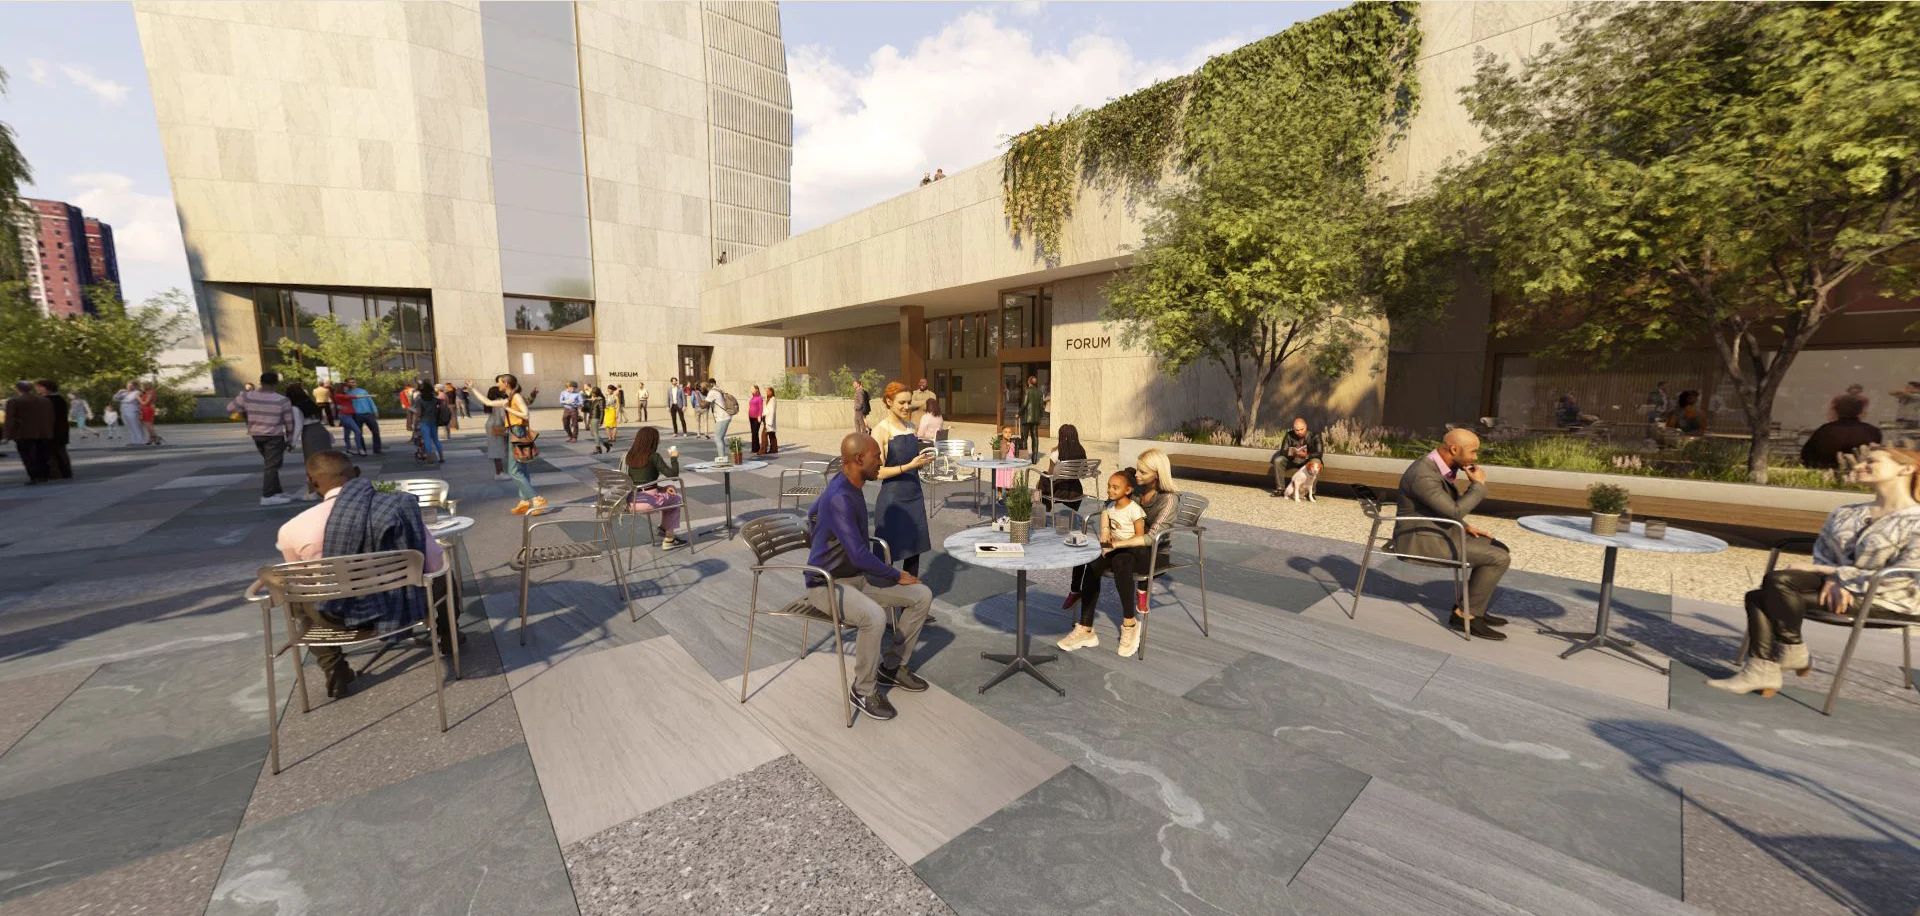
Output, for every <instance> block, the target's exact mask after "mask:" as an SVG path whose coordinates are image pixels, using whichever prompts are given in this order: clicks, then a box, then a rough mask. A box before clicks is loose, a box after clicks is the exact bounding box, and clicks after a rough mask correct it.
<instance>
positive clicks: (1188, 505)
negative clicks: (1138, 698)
mask: <svg viewBox="0 0 1920 916" xmlns="http://www.w3.org/2000/svg"><path fill="white" fill-rule="evenodd" d="M1173 496H1174V498H1175V499H1176V500H1177V502H1176V503H1175V507H1174V510H1173V513H1174V514H1173V524H1171V525H1169V526H1167V527H1166V528H1165V529H1162V530H1161V532H1160V537H1159V538H1157V539H1156V540H1155V542H1154V545H1153V550H1152V551H1150V552H1149V553H1148V554H1147V571H1146V575H1145V577H1143V578H1141V579H1140V583H1139V590H1140V592H1141V593H1142V594H1144V595H1146V596H1147V607H1148V610H1151V609H1152V606H1153V582H1154V580H1155V579H1159V578H1161V577H1163V576H1167V575H1169V574H1171V573H1174V572H1178V571H1180V570H1182V569H1197V570H1199V571H1200V620H1199V621H1198V624H1199V627H1200V635H1201V636H1204V637H1208V638H1212V636H1213V625H1212V623H1213V622H1212V620H1211V619H1210V618H1209V616H1208V613H1207V529H1206V526H1205V525H1203V524H1201V520H1202V518H1203V517H1204V516H1205V515H1206V512H1207V507H1208V506H1210V505H1212V501H1211V500H1209V499H1207V498H1206V497H1205V496H1201V495H1200V494H1198V493H1187V492H1179V493H1174V494H1173ZM1084 530H1085V531H1086V533H1087V535H1088V536H1089V537H1093V538H1095V539H1096V540H1097V539H1098V538H1099V536H1100V513H1099V512H1097V511H1096V512H1090V513H1088V514H1087V516H1086V521H1085V523H1084ZM1176 534H1190V535H1193V559H1191V560H1183V559H1180V558H1178V557H1176V556H1175V555H1174V553H1173V536H1174V535H1176ZM1100 576H1101V578H1103V579H1111V578H1113V570H1111V569H1109V570H1107V571H1105V572H1103V573H1101V574H1100ZM1167 590H1168V591H1169V592H1171V591H1172V590H1173V580H1172V579H1168V580H1167ZM1148 616H1149V615H1148V614H1145V613H1142V614H1141V615H1140V648H1139V649H1138V650H1137V651H1135V652H1134V655H1133V657H1134V658H1135V659H1138V660H1141V661H1145V660H1146V657H1147V617H1148Z"/></svg>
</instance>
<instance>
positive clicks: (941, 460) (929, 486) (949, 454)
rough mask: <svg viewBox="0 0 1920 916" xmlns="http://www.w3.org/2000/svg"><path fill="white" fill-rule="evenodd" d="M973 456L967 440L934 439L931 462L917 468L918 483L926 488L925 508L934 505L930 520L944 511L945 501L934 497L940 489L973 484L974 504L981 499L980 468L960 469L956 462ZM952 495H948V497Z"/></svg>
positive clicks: (969, 442) (971, 445)
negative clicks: (918, 474) (918, 469)
mask: <svg viewBox="0 0 1920 916" xmlns="http://www.w3.org/2000/svg"><path fill="white" fill-rule="evenodd" d="M972 457H974V451H973V442H972V441H971V440H968V439H935V440H934V442H933V462H932V463H931V464H928V465H927V466H926V467H923V468H921V469H920V483H921V485H922V486H924V487H925V488H926V497H927V505H929V506H934V510H933V512H932V513H930V514H929V520H931V517H932V516H934V515H939V514H940V510H942V509H945V508H946V507H947V504H946V502H945V501H943V500H940V499H938V498H937V496H938V494H939V488H940V487H941V486H952V485H957V484H964V483H972V484H973V494H974V501H975V502H978V501H979V499H980V469H979V468H967V467H961V466H960V464H959V462H960V461H961V460H963V459H966V458H972ZM949 496H951V494H949Z"/></svg>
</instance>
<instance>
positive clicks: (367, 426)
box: [353, 413, 380, 455]
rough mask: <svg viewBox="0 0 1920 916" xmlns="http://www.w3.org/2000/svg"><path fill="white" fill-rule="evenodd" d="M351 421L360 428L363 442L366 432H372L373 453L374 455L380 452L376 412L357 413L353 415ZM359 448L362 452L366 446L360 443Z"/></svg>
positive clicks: (378, 420)
mask: <svg viewBox="0 0 1920 916" xmlns="http://www.w3.org/2000/svg"><path fill="white" fill-rule="evenodd" d="M353 421H354V423H355V424H357V425H358V426H359V427H360V429H361V430H362V441H363V442H364V440H365V434H366V433H372V434H373V453H374V454H376V455H378V454H380V416H379V415H378V414H368V413H357V414H354V415H353ZM360 450H361V451H363V452H364V451H366V446H365V445H364V444H363V445H361V446H360Z"/></svg>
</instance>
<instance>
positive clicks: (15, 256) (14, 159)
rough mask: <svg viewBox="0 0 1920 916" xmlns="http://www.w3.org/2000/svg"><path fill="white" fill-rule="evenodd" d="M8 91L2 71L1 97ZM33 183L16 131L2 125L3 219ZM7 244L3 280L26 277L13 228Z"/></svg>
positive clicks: (1, 258)
mask: <svg viewBox="0 0 1920 916" xmlns="http://www.w3.org/2000/svg"><path fill="white" fill-rule="evenodd" d="M6 91H7V71H6V69H5V68H0V96H4V95H5V94H6ZM32 180H33V170H32V169H31V168H29V167H28V166H27V157H26V155H25V154H24V153H22V152H20V145H19V144H18V143H16V142H15V140H14V133H13V127H12V126H11V125H9V124H7V123H6V122H5V121H0V215H8V214H11V213H12V212H13V209H14V208H15V207H17V206H19V205H20V186H21V185H23V184H26V183H28V182H31V181H32ZM4 228H5V230H6V234H7V236H8V237H7V240H6V241H7V243H6V244H0V280H18V279H20V278H21V277H22V276H24V275H25V274H24V272H23V270H22V267H23V265H22V264H21V263H20V257H21V252H20V246H18V245H15V244H13V238H12V235H13V226H12V225H10V224H9V225H7V226H5V227H4Z"/></svg>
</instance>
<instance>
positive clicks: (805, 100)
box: [787, 10, 1245, 232]
mask: <svg viewBox="0 0 1920 916" xmlns="http://www.w3.org/2000/svg"><path fill="white" fill-rule="evenodd" d="M1244 43H1245V40H1244V39H1236V38H1227V39H1222V40H1220V41H1216V42H1210V43H1208V44H1207V45H1205V46H1202V47H1200V48H1196V49H1194V50H1193V51H1192V52H1190V53H1189V54H1188V55H1187V56H1186V59H1184V60H1179V61H1166V60H1141V59H1139V58H1137V57H1135V56H1134V54H1133V51H1132V50H1131V49H1130V48H1128V47H1127V45H1126V43H1125V42H1122V41H1119V40H1117V39H1114V38H1111V37H1108V36H1104V35H1099V34H1093V33H1089V34H1086V35H1082V36H1080V37H1078V38H1075V39H1074V40H1073V41H1071V42H1069V43H1068V44H1067V45H1066V46H1065V48H1064V50H1060V51H1054V50H1042V49H1039V48H1037V47H1036V46H1035V42H1034V39H1033V36H1032V34H1031V33H1030V32H1028V31H1027V30H1025V29H1023V28H1020V27H1017V26H1013V25H1009V24H1008V23H1006V22H1003V21H1001V20H1000V18H999V17H997V16H996V15H995V13H994V12H993V11H988V10H975V11H971V12H967V13H964V14H962V15H960V16H958V17H956V18H955V19H954V20H953V21H951V22H949V23H947V24H946V26H945V27H943V28H942V29H941V31H940V32H939V33H938V34H936V35H934V36H932V37H929V38H926V39H924V40H922V41H921V42H920V43H919V44H918V45H916V46H914V47H913V48H912V49H911V50H908V51H901V50H899V49H897V48H895V47H893V46H891V45H888V46H886V47H882V48H881V49H880V50H878V51H875V52H874V53H873V55H872V56H871V57H869V58H868V59H867V61H866V62H865V63H864V65H863V66H860V67H858V68H857V69H855V68H849V67H848V66H846V65H844V64H842V63H841V62H839V61H835V60H833V59H832V57H831V56H830V55H829V54H828V53H827V52H825V51H824V50H822V49H820V48H817V47H801V48H797V49H794V50H793V51H792V52H791V53H790V55H789V59H788V64H787V70H788V74H789V78H790V79H791V80H792V83H793V111H794V135H795V136H794V155H793V217H794V231H796V232H801V231H805V230H807V229H810V228H813V227H816V226H819V225H821V224H823V223H827V222H831V221H832V220H834V219H837V218H839V217H841V216H844V215H846V214H848V213H851V212H853V211H855V210H858V209H860V208H862V207H866V206H870V205H872V204H875V203H878V202H879V201H882V200H885V199H887V198H889V197H892V196H894V195H896V194H900V193H903V192H906V191H909V190H912V189H913V188H915V187H916V186H917V185H918V184H919V181H920V176H921V174H922V173H925V172H931V171H933V170H934V169H935V168H944V169H946V170H947V171H948V172H949V173H951V172H957V171H959V170H961V169H963V168H966V167H968V166H971V165H975V164H977V163H979V162H982V161H984V160H987V159H989V158H992V157H994V156H996V155H998V154H999V153H1000V152H1001V150H1002V149H1003V148H1004V144H1005V141H1006V138H1007V137H1008V136H1010V135H1012V134H1016V133H1019V132H1021V131H1024V130H1027V129H1028V128H1031V127H1033V126H1034V125H1035V124H1038V123H1041V122H1043V121H1045V120H1046V119H1047V118H1048V116H1049V115H1065V114H1066V113H1067V112H1069V111H1071V110H1073V108H1074V107H1075V106H1082V107H1091V106H1097V105H1099V104H1101V103H1103V102H1105V101H1106V100H1107V99H1109V98H1113V97H1115V96H1119V95H1124V94H1126V93H1128V92H1131V91H1133V90H1135V89H1138V88H1141V87H1143V86H1146V85H1149V84H1151V83H1154V82H1156V81H1158V80H1162V79H1166V78H1168V77H1170V76H1175V75H1177V74H1180V73H1184V72H1186V71H1188V70H1191V69H1193V68H1194V67H1196V66H1198V65H1199V64H1200V63H1202V62H1204V61H1205V60H1206V58H1207V56H1208V55H1209V54H1217V53H1219V52H1221V51H1225V50H1228V49H1231V48H1234V47H1238V46H1239V45H1241V44H1244Z"/></svg>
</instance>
